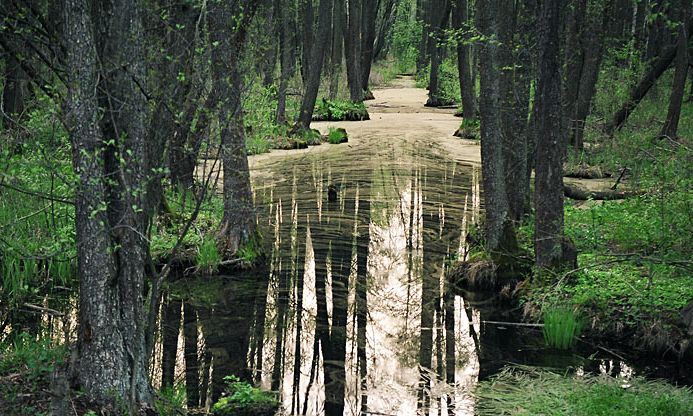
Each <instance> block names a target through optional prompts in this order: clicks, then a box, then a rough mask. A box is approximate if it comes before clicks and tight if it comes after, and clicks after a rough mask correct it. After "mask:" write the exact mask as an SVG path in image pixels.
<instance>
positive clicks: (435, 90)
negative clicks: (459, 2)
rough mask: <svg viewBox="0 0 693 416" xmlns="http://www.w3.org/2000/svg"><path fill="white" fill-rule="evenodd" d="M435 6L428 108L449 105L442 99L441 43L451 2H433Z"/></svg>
mask: <svg viewBox="0 0 693 416" xmlns="http://www.w3.org/2000/svg"><path fill="white" fill-rule="evenodd" d="M431 1H432V2H434V3H436V4H435V9H436V10H435V11H433V10H432V13H431V15H432V16H431V18H432V21H433V27H432V28H431V31H432V33H433V39H432V40H431V42H432V46H431V48H430V51H431V70H430V75H429V78H428V79H429V82H428V100H427V101H426V106H427V107H440V106H441V105H445V104H449V103H445V102H444V101H443V100H442V99H441V97H440V91H439V90H440V79H439V78H440V73H439V71H440V63H441V59H442V50H441V49H442V48H441V46H439V43H440V42H441V40H442V35H443V30H444V29H445V24H446V22H447V20H448V17H449V16H450V2H449V1H448V0H431Z"/></svg>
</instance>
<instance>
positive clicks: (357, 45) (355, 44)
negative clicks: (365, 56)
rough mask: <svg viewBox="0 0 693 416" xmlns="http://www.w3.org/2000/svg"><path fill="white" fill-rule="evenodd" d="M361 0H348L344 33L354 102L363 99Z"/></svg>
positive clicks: (350, 88)
mask: <svg viewBox="0 0 693 416" xmlns="http://www.w3.org/2000/svg"><path fill="white" fill-rule="evenodd" d="M361 1H363V0H350V1H348V8H347V12H348V13H347V24H346V27H345V33H344V56H345V58H346V69H347V83H348V84H349V97H350V99H351V101H352V102H355V103H359V102H361V101H363V88H362V87H363V86H362V81H361V62H360V61H361V59H360V57H361V6H360V5H361Z"/></svg>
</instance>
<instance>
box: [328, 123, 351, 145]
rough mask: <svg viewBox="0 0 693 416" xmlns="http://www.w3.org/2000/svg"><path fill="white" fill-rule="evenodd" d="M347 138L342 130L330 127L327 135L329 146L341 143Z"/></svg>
mask: <svg viewBox="0 0 693 416" xmlns="http://www.w3.org/2000/svg"><path fill="white" fill-rule="evenodd" d="M346 138H347V132H346V130H344V129H342V128H335V127H330V129H329V131H328V133H327V141H328V142H329V143H331V144H339V143H342V141H343V140H344V139H346Z"/></svg>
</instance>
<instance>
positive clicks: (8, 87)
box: [0, 34, 29, 129]
mask: <svg viewBox="0 0 693 416" xmlns="http://www.w3.org/2000/svg"><path fill="white" fill-rule="evenodd" d="M0 36H3V35H2V34H0ZM5 56H6V59H5V79H4V81H5V85H4V88H3V90H2V107H0V108H1V109H2V120H3V127H4V128H6V129H9V128H13V127H14V126H15V124H16V122H17V121H18V119H19V118H20V117H21V116H22V114H24V107H25V101H26V97H27V94H28V93H27V84H28V82H29V78H28V77H27V75H26V73H25V72H24V70H23V69H22V66H21V64H20V63H19V61H17V58H16V57H15V56H14V54H13V53H11V52H8V53H6V55H5Z"/></svg>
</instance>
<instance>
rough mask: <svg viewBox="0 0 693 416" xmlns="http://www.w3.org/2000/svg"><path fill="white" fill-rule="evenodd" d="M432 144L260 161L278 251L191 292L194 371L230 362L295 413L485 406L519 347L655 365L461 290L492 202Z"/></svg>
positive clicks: (570, 357) (599, 361) (272, 247)
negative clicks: (569, 342)
mask: <svg viewBox="0 0 693 416" xmlns="http://www.w3.org/2000/svg"><path fill="white" fill-rule="evenodd" d="M430 153H432V152H429V154H426V155H424V154H421V153H419V152H417V151H416V150H415V149H410V150H409V151H407V150H406V149H405V150H404V151H403V153H402V154H400V155H398V157H397V158H396V159H395V158H394V157H393V158H387V157H384V158H382V157H381V158H379V162H377V163H372V162H371V163H368V164H364V163H362V162H358V161H357V160H355V159H350V158H348V157H345V156H344V155H343V154H337V155H333V156H321V157H296V158H293V159H289V160H284V161H282V162H281V163H277V164H276V165H272V166H269V167H268V168H266V170H264V171H263V172H261V173H262V174H261V175H260V176H259V178H260V179H257V180H256V181H255V184H254V186H255V197H256V205H257V206H258V222H259V224H260V226H261V229H262V230H263V234H264V237H265V241H266V243H267V245H268V247H267V252H268V253H269V254H268V261H267V265H266V266H265V267H264V268H261V269H260V270H254V271H252V272H247V273H245V274H244V275H237V276H220V277H215V278H214V283H213V284H211V289H209V288H208V290H206V291H204V292H205V294H204V295H203V296H201V297H202V298H205V300H203V301H200V300H199V299H198V300H196V301H194V302H192V303H190V304H186V305H185V308H184V315H187V316H188V317H193V319H194V317H195V316H196V317H197V320H198V322H199V325H198V327H197V328H195V324H194V322H193V323H192V324H190V322H189V320H190V318H187V320H188V323H187V324H186V325H187V326H186V328H189V330H188V333H187V334H186V336H190V337H193V338H192V339H198V337H199V340H201V341H199V342H198V344H199V345H198V352H197V353H196V354H197V356H198V357H199V363H198V364H199V365H198V370H196V371H197V372H198V373H197V381H195V377H190V376H189V383H193V384H194V383H196V382H197V383H199V382H201V383H202V384H205V383H207V382H208V379H209V378H211V380H212V382H213V385H214V386H215V392H214V393H212V394H211V395H216V394H218V393H219V392H220V390H221V388H220V386H221V384H222V377H223V376H225V375H228V374H236V375H239V376H241V377H242V378H246V379H252V380H254V381H255V382H257V383H260V384H261V385H262V386H263V387H265V388H267V389H272V390H275V391H278V392H279V394H280V397H281V401H282V403H283V405H284V412H285V414H309V415H313V414H327V415H335V414H342V413H343V414H345V415H358V414H376V415H410V414H411V415H414V414H417V411H418V413H419V414H457V415H472V414H474V405H475V398H474V395H473V394H472V390H473V387H474V385H475V384H476V383H477V382H478V380H480V379H484V378H487V377H489V376H490V375H492V374H494V373H495V372H497V371H498V370H499V369H500V368H502V366H504V365H506V364H509V363H515V364H528V365H537V366H551V367H559V368H568V367H570V368H573V369H574V371H578V372H583V373H609V374H612V375H619V374H620V375H624V376H628V375H631V374H633V373H634V372H640V371H644V370H642V369H638V370H635V369H634V367H633V366H630V365H628V364H626V363H624V362H621V361H620V360H619V359H617V358H616V357H615V356H614V355H612V354H609V353H608V352H606V351H604V350H597V349H594V348H591V347H587V346H581V349H582V350H581V351H580V352H569V353H559V352H556V351H552V350H549V349H546V348H545V347H544V346H543V339H542V336H541V332H540V331H539V330H537V329H535V328H521V327H513V326H502V325H496V324H485V323H483V321H516V320H517V319H518V317H519V314H520V313H519V311H509V310H507V308H499V307H498V306H497V305H496V302H495V301H494V299H493V298H492V297H491V296H490V295H485V294H483V293H470V294H468V295H465V297H464V298H463V297H462V296H456V295H453V294H451V292H450V291H449V290H448V287H447V284H446V280H445V273H446V269H447V267H448V265H449V264H450V262H451V261H452V260H454V259H456V258H459V257H463V256H464V255H465V245H464V244H463V242H464V241H465V235H466V232H467V230H468V228H469V227H470V226H472V225H473V224H476V223H477V221H478V218H479V214H480V211H481V209H482V203H481V198H480V190H479V168H478V167H477V166H473V165H471V164H465V163H462V162H456V161H451V160H446V159H445V158H444V157H438V156H435V155H433V154H430ZM186 308H187V309H186ZM186 311H190V312H192V313H188V312H186ZM185 320H186V319H184V321H185ZM192 330H195V334H192ZM198 331H199V334H198ZM191 334H192V335H191ZM190 344H192V341H191V342H190ZM194 354H195V352H194V351H188V354H187V355H188V357H191V356H192V357H194V356H195V355H194ZM588 356H589V359H587V358H585V357H588ZM210 363H211V365H210ZM210 368H211V371H210ZM200 370H201V371H200ZM200 374H202V375H200ZM205 394H206V392H203V394H202V395H203V397H202V399H203V400H202V401H203V402H204V396H205ZM189 395H190V393H189ZM211 395H210V396H211ZM197 400H199V399H197Z"/></svg>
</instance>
